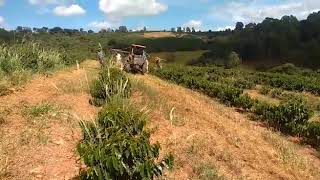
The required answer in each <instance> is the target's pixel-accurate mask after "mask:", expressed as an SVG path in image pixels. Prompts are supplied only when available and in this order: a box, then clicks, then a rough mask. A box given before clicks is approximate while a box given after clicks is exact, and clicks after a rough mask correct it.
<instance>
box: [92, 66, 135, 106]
mask: <svg viewBox="0 0 320 180" xmlns="http://www.w3.org/2000/svg"><path fill="white" fill-rule="evenodd" d="M130 93H131V83H130V80H129V79H128V77H127V76H126V74H125V73H124V72H122V71H121V70H119V69H116V68H104V69H103V70H102V71H101V72H100V74H99V78H98V79H97V80H94V81H93V82H92V84H91V87H90V94H91V96H92V97H93V104H94V105H97V106H101V105H103V104H104V103H105V102H108V101H110V100H111V99H112V98H113V97H114V96H120V97H124V98H127V97H129V95H130Z"/></svg>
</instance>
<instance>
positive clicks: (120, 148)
mask: <svg viewBox="0 0 320 180" xmlns="http://www.w3.org/2000/svg"><path fill="white" fill-rule="evenodd" d="M124 104H126V103H124V102H123V100H119V101H114V100H113V101H111V102H110V103H108V105H107V106H106V107H104V108H103V109H102V111H101V112H100V113H99V115H98V118H97V119H96V121H95V122H87V123H84V122H81V123H80V125H81V129H82V133H83V139H82V141H81V142H80V143H79V144H78V146H77V149H78V152H79V154H80V156H81V158H82V159H83V161H84V163H85V164H86V166H87V171H86V173H85V177H84V178H86V179H123V180H125V179H136V180H139V179H154V177H155V176H160V175H162V173H163V170H164V168H171V167H172V164H173V156H172V155H168V156H166V157H165V158H164V159H163V160H162V161H158V157H159V149H160V145H159V144H151V143H150V132H149V131H147V130H146V117H145V115H144V114H143V113H142V112H141V111H137V110H134V109H133V108H132V107H131V106H126V105H124ZM157 162H159V163H157Z"/></svg>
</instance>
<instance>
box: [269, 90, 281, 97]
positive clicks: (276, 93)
mask: <svg viewBox="0 0 320 180" xmlns="http://www.w3.org/2000/svg"><path fill="white" fill-rule="evenodd" d="M282 93H283V90H282V89H279V88H276V89H272V90H271V92H270V94H271V97H272V98H279V99H281V98H282Z"/></svg>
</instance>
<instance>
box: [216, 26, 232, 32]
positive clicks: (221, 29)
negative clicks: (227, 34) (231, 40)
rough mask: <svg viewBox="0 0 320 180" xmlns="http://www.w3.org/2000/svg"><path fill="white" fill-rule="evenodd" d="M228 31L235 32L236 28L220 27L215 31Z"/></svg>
mask: <svg viewBox="0 0 320 180" xmlns="http://www.w3.org/2000/svg"><path fill="white" fill-rule="evenodd" d="M227 29H231V30H233V29H234V27H233V26H225V27H218V28H216V29H215V30H216V31H224V30H227Z"/></svg>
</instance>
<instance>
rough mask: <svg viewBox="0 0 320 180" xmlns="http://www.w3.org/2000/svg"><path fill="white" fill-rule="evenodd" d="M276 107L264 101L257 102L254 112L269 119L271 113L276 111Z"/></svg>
mask: <svg viewBox="0 0 320 180" xmlns="http://www.w3.org/2000/svg"><path fill="white" fill-rule="evenodd" d="M275 108H276V106H274V105H272V104H269V103H267V102H264V101H256V102H255V104H254V105H253V112H254V113H255V114H256V115H258V116H260V117H262V118H267V117H268V116H269V114H270V112H273V111H274V110H275Z"/></svg>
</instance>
